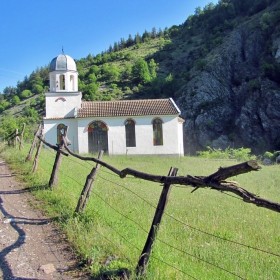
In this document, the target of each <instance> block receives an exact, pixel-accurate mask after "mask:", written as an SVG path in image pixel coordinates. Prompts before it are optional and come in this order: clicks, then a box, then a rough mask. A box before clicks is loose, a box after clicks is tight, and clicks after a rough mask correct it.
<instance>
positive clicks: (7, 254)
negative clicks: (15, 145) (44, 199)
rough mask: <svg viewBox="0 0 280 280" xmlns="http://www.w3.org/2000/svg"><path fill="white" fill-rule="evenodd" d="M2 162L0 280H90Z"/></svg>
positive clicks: (66, 245) (57, 233) (0, 163)
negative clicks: (79, 268)
mask: <svg viewBox="0 0 280 280" xmlns="http://www.w3.org/2000/svg"><path fill="white" fill-rule="evenodd" d="M32 201H34V198H33V197H32V195H31V194H30V192H29V190H28V189H26V188H24V187H22V186H21V184H20V183H18V182H17V181H16V179H15V177H13V176H12V175H11V173H10V171H9V168H8V166H7V165H6V163H5V162H4V161H3V160H1V159H0V279H3V280H8V279H9V280H10V279H17V280H29V279H40V280H41V279H65V280H66V279H69V280H70V279H89V277H88V276H86V275H83V274H82V272H81V271H79V270H78V269H77V267H78V266H77V261H76V260H75V258H74V255H73V253H72V251H71V249H70V247H69V246H68V244H67V242H66V241H65V240H63V237H62V236H61V234H60V233H59V232H58V230H57V229H56V227H55V226H54V225H53V224H52V223H51V222H50V220H49V219H48V218H46V217H44V216H43V215H42V213H40V212H39V211H37V210H34V209H32V207H31V205H30V202H32Z"/></svg>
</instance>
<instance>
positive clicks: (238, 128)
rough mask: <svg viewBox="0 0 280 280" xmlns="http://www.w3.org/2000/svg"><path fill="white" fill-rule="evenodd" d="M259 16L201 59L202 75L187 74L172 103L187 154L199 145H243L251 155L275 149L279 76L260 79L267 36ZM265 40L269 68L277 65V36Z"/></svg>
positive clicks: (279, 133) (279, 130) (279, 140)
mask: <svg viewBox="0 0 280 280" xmlns="http://www.w3.org/2000/svg"><path fill="white" fill-rule="evenodd" d="M260 17H261V15H256V16H255V17H253V18H252V19H250V20H248V21H247V22H246V23H243V24H242V25H239V26H237V27H236V28H235V29H234V30H232V31H231V32H229V33H228V35H227V37H226V38H225V39H224V40H223V43H222V44H221V46H220V47H218V48H216V49H214V50H212V51H211V52H210V53H209V54H208V55H207V56H206V58H205V60H206V66H205V67H204V69H203V70H202V71H197V70H196V69H195V68H193V69H192V70H191V78H190V81H189V82H188V83H187V84H186V85H185V86H184V87H183V88H182V89H181V90H182V94H181V97H179V98H178V100H176V101H177V102H178V104H179V107H180V109H181V110H182V117H183V118H184V119H185V120H186V122H185V126H184V129H185V130H184V134H185V151H186V153H187V154H194V153H195V152H196V151H197V150H201V149H203V148H204V147H205V146H212V147H214V148H222V149H224V148H226V147H234V148H238V147H246V148H251V149H252V152H254V153H263V152H264V151H269V150H271V151H273V150H276V149H280V77H279V79H278V80H277V79H275V78H274V79H269V77H267V75H265V70H264V69H265V66H264V63H265V62H264V61H265V60H264V58H265V54H266V47H267V40H268V38H266V37H265V34H264V32H263V30H262V29H261V26H260V24H259V22H260ZM269 39H270V40H271V45H272V46H273V47H274V57H273V56H272V57H271V59H272V62H273V63H274V65H275V63H276V64H277V63H280V33H279V32H278V33H275V34H273V36H270V38H269ZM266 61H267V60H266Z"/></svg>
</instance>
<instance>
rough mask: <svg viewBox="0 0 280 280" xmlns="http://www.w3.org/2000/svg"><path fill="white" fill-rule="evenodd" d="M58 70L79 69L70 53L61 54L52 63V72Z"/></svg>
mask: <svg viewBox="0 0 280 280" xmlns="http://www.w3.org/2000/svg"><path fill="white" fill-rule="evenodd" d="M57 70H69V71H77V68H76V63H75V61H74V59H73V58H72V57H70V56H69V55H66V54H60V55H58V56H57V57H55V58H54V59H53V60H52V61H51V64H50V72H52V71H57Z"/></svg>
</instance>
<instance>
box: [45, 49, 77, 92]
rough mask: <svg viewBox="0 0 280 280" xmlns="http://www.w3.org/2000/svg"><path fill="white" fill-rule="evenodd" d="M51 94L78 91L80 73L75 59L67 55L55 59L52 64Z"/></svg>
mask: <svg viewBox="0 0 280 280" xmlns="http://www.w3.org/2000/svg"><path fill="white" fill-rule="evenodd" d="M49 77H50V92H63V91H66V92H75V91H78V72H77V67H76V63H75V61H74V59H73V58H72V57H70V56H69V55H66V54H60V55H58V56H57V57H55V58H54V59H53V60H52V61H51V64H50V73H49Z"/></svg>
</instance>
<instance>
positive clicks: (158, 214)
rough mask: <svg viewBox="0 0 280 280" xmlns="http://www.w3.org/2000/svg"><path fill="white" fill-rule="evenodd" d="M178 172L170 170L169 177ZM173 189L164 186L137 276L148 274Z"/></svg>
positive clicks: (168, 185) (139, 262)
mask: <svg viewBox="0 0 280 280" xmlns="http://www.w3.org/2000/svg"><path fill="white" fill-rule="evenodd" d="M177 172H178V168H173V167H171V168H170V170H169V173H168V176H176V175H177ZM171 187H172V185H171V184H164V186H163V189H162V192H161V196H160V199H159V202H158V206H157V209H156V212H155V216H154V220H153V223H152V226H151V229H150V232H149V235H148V238H147V241H146V244H145V246H144V248H143V251H142V253H141V255H140V258H139V261H138V264H137V267H136V274H137V276H140V277H141V276H143V275H144V274H145V273H146V267H147V265H148V262H149V258H150V255H151V252H152V246H153V243H154V241H155V238H156V235H157V231H158V229H159V225H160V222H161V218H162V216H163V213H164V210H165V206H166V204H167V201H168V197H169V193H170V191H171Z"/></svg>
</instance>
